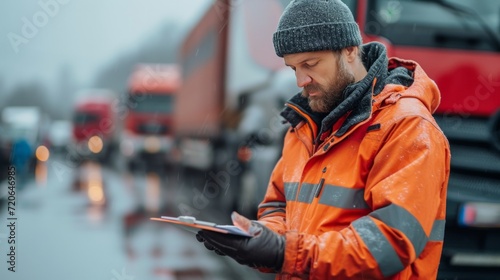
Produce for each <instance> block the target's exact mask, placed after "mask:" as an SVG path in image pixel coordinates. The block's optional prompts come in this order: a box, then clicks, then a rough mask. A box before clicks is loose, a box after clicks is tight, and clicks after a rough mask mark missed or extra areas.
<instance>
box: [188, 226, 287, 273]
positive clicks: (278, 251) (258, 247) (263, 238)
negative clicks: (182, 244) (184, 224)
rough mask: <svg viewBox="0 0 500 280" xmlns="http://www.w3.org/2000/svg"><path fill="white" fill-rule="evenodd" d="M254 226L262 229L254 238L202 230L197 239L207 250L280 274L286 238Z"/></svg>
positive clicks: (262, 227) (264, 228)
mask: <svg viewBox="0 0 500 280" xmlns="http://www.w3.org/2000/svg"><path fill="white" fill-rule="evenodd" d="M252 224H253V225H254V226H256V227H258V228H260V229H261V230H260V231H258V233H257V234H256V235H255V236H254V237H244V236H238V235H231V234H224V233H218V232H213V231H208V230H200V231H199V232H198V234H196V239H197V240H198V241H200V242H203V243H204V244H205V247H206V248H207V249H209V250H213V251H215V253H217V254H219V255H222V256H223V255H227V256H229V257H231V258H233V259H234V260H236V261H237V262H238V263H240V264H243V265H248V266H250V267H253V268H267V269H272V270H273V271H275V272H279V271H280V270H281V267H282V266H283V260H284V257H285V237H284V236H281V235H278V234H277V233H275V232H273V231H272V230H270V229H269V228H267V227H265V226H263V225H261V224H259V223H257V222H252Z"/></svg>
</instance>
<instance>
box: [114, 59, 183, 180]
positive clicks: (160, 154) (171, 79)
mask: <svg viewBox="0 0 500 280" xmlns="http://www.w3.org/2000/svg"><path fill="white" fill-rule="evenodd" d="M179 85H180V75H179V69H178V67H177V66H176V65H175V64H139V65H137V66H136V67H135V68H134V69H133V72H132V73H131V74H130V78H129V80H128V93H127V95H128V96H127V98H126V100H127V101H126V108H127V111H126V112H125V114H123V115H124V117H123V121H124V123H125V125H124V127H125V129H124V130H123V134H122V137H121V143H120V150H121V154H122V156H123V157H124V158H125V161H126V165H127V167H128V169H129V170H132V171H133V170H135V169H142V170H144V169H150V168H152V167H159V168H165V167H167V166H168V165H169V164H171V163H172V162H173V161H174V160H173V158H172V157H173V155H172V152H173V132H174V121H173V110H174V106H175V105H174V104H175V101H176V95H177V91H178V88H179Z"/></svg>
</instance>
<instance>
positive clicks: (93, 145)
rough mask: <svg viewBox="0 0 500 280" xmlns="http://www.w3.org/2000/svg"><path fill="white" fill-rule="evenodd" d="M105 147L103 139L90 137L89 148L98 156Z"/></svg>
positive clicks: (95, 136)
mask: <svg viewBox="0 0 500 280" xmlns="http://www.w3.org/2000/svg"><path fill="white" fill-rule="evenodd" d="M103 146H104V143H103V142H102V139H101V137H99V136H97V135H94V136H92V137H90V139H89V142H88V147H89V150H90V151H91V152H92V153H94V154H98V153H100V152H101V151H102V148H103Z"/></svg>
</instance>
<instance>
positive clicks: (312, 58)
mask: <svg viewBox="0 0 500 280" xmlns="http://www.w3.org/2000/svg"><path fill="white" fill-rule="evenodd" d="M318 59H319V57H316V56H315V57H309V58H306V59H304V60H302V61H300V62H299V63H297V65H300V64H304V63H306V62H309V61H311V60H318ZM285 65H286V66H288V67H291V65H289V64H287V63H286V62H285Z"/></svg>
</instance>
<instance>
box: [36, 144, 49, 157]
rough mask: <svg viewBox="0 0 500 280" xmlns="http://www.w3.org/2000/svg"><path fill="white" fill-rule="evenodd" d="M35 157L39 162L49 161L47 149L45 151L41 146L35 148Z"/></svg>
mask: <svg viewBox="0 0 500 280" xmlns="http://www.w3.org/2000/svg"><path fill="white" fill-rule="evenodd" d="M35 155H36V158H37V159H38V160H39V161H47V160H48V159H49V156H50V152H49V149H47V147H45V146H43V145H42V146H38V148H36V151H35Z"/></svg>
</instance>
